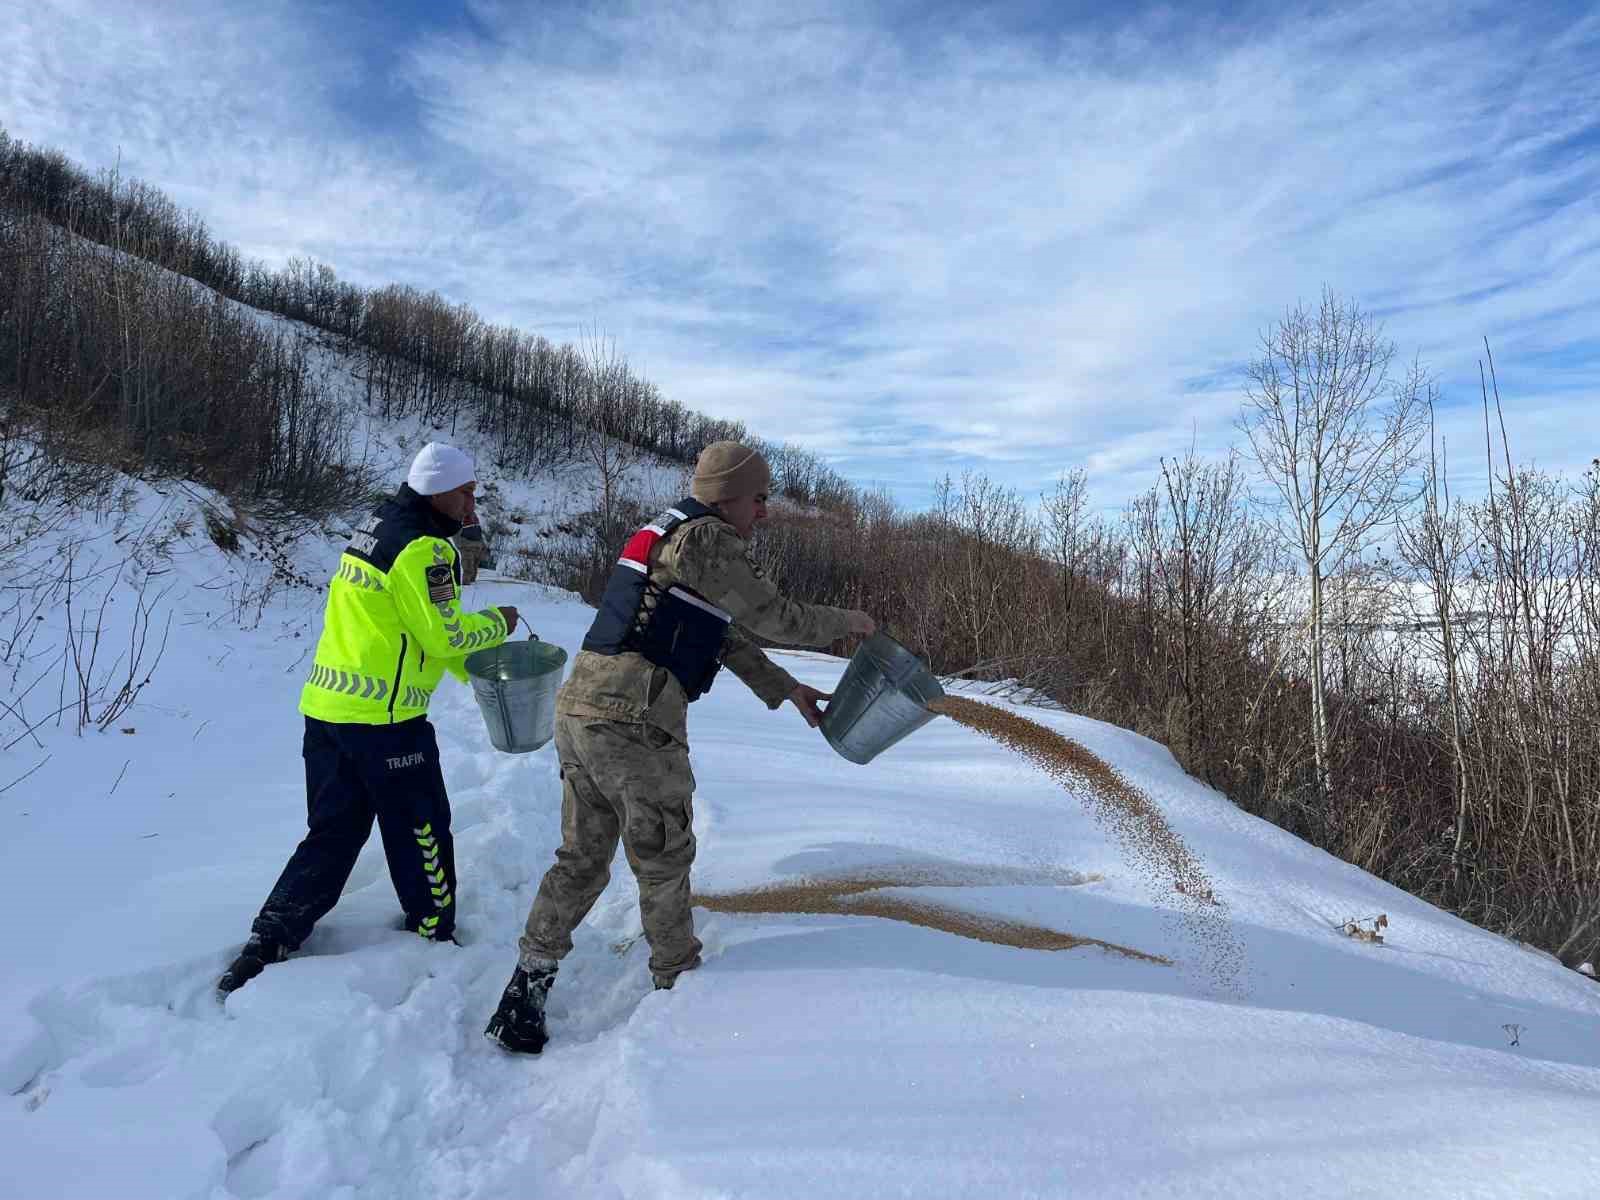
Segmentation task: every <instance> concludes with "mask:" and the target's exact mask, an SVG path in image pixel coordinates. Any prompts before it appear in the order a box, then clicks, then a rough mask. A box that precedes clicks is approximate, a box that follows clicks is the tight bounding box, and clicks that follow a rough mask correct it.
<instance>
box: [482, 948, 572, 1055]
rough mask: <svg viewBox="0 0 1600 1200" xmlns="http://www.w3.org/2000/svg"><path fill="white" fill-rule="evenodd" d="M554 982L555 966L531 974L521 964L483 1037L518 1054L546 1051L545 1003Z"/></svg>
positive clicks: (551, 965) (501, 998) (512, 974)
mask: <svg viewBox="0 0 1600 1200" xmlns="http://www.w3.org/2000/svg"><path fill="white" fill-rule="evenodd" d="M555 981H556V967H555V964H554V963H551V964H550V965H549V966H548V967H540V968H537V969H535V970H532V971H529V970H528V969H527V968H525V967H523V966H522V965H521V964H518V966H517V969H516V970H515V971H513V972H512V973H511V982H510V983H508V984H506V990H505V991H504V992H503V993H502V994H501V996H500V1007H499V1008H497V1009H495V1010H494V1016H492V1017H490V1018H489V1026H488V1028H487V1029H485V1030H484V1031H483V1036H484V1037H486V1038H488V1039H489V1040H490V1041H491V1042H494V1043H495V1044H497V1045H499V1046H503V1047H504V1048H505V1049H507V1050H511V1051H514V1052H515V1053H517V1054H537V1053H539V1051H541V1050H543V1049H544V1044H545V1042H546V1040H547V1038H546V1036H545V1027H544V1002H545V997H547V996H548V995H549V994H550V985H551V984H552V983H554V982H555Z"/></svg>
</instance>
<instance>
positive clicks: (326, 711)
mask: <svg viewBox="0 0 1600 1200" xmlns="http://www.w3.org/2000/svg"><path fill="white" fill-rule="evenodd" d="M459 529H460V525H459V524H458V523H457V522H455V521H452V520H450V519H449V518H448V517H446V516H444V515H443V514H442V513H439V512H438V511H436V510H435V509H434V507H433V505H432V504H431V503H430V502H429V501H428V499H427V497H425V496H419V495H417V493H416V492H413V491H412V490H411V489H410V488H409V487H407V486H405V485H404V484H402V485H401V487H400V491H399V492H398V493H397V494H396V495H395V496H394V498H393V499H391V500H389V501H387V502H385V504H384V505H383V506H382V507H381V508H379V509H378V511H377V512H376V513H374V514H373V515H372V516H371V517H369V518H368V519H367V520H366V521H365V522H363V523H362V525H361V526H360V528H359V529H357V531H356V534H355V536H354V537H352V538H351V540H350V545H349V546H348V547H346V549H345V552H344V554H343V555H341V556H340V558H339V567H338V569H337V570H336V571H335V572H334V574H333V578H332V579H331V580H330V581H329V583H328V603H327V607H326V609H325V610H324V613H323V620H322V636H321V637H320V638H319V639H318V640H317V651H316V656H315V659H314V661H313V662H312V666H311V671H310V673H309V675H308V677H307V679H306V683H305V686H304V687H303V688H302V689H301V690H300V711H301V712H302V713H304V714H305V715H306V716H308V717H315V718H317V719H318V720H319V721H332V722H335V723H338V724H346V725H387V724H391V723H394V722H398V721H407V720H410V719H411V718H413V717H420V716H423V715H424V714H426V713H427V711H428V700H429V697H431V696H432V695H433V690H434V688H436V687H437V686H438V684H439V680H440V679H441V678H442V677H443V675H444V673H445V672H446V671H449V672H450V673H451V674H453V675H455V676H456V677H457V678H458V679H463V680H464V679H466V677H467V673H466V668H465V667H464V666H463V665H462V661H463V660H464V659H465V658H466V656H467V655H469V654H471V653H472V652H473V651H474V650H483V649H486V648H488V647H490V646H498V645H499V644H500V643H501V642H503V641H505V640H506V637H507V635H508V634H509V632H510V631H509V630H507V629H506V626H505V620H504V619H503V618H502V617H501V615H500V610H499V609H497V608H486V609H483V610H482V611H480V612H474V613H464V612H462V611H461V586H460V578H459V569H458V567H457V565H456V551H455V547H454V546H453V545H452V544H451V543H450V538H451V537H452V536H453V535H454V534H455V533H456V531H457V530H459Z"/></svg>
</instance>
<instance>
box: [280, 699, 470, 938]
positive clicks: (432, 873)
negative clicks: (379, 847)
mask: <svg viewBox="0 0 1600 1200" xmlns="http://www.w3.org/2000/svg"><path fill="white" fill-rule="evenodd" d="M303 753H304V755H305V760H306V826H307V829H306V836H305V839H304V840H303V841H301V843H300V845H299V846H297V847H296V848H295V852H294V854H293V855H292V856H291V857H290V859H289V862H288V865H287V866H285V867H284V868H283V874H282V875H280V876H279V877H278V882H277V883H276V884H275V885H274V886H273V888H272V894H271V895H269V896H268V897H267V901H266V903H265V904H263V905H262V906H261V912H260V914H259V915H257V917H256V919H255V923H254V924H253V925H252V926H251V931H252V932H253V933H255V934H257V935H258V936H260V937H261V938H262V939H264V940H266V941H269V942H273V943H275V944H277V945H280V946H284V947H286V948H287V949H290V950H293V949H295V948H296V947H298V946H299V945H300V943H301V942H303V941H305V940H306V938H307V937H308V936H310V934H311V928H312V926H313V925H315V924H316V923H317V922H318V921H319V920H321V919H322V918H323V917H324V916H326V915H327V914H328V912H329V910H330V909H332V908H333V906H334V905H335V904H336V903H338V900H339V893H340V892H342V891H343V890H344V885H345V884H346V882H348V881H349V879H350V872H351V871H352V870H353V869H354V868H355V865H356V856H357V855H359V854H360V853H361V847H363V846H364V845H366V843H367V838H368V837H369V836H370V835H371V833H372V822H373V821H374V819H376V821H377V822H378V831H379V833H380V834H381V835H382V837H383V852H384V856H385V857H386V858H387V859H388V860H389V878H390V879H391V880H393V882H394V890H395V895H397V896H398V897H399V898H400V907H401V908H402V909H404V910H405V914H406V922H405V927H406V928H407V929H410V930H412V931H414V932H416V933H419V934H421V935H422V936H423V937H427V938H446V937H449V936H450V935H451V934H452V933H454V931H455V925H456V863H455V843H454V842H453V841H452V839H451V837H450V799H449V796H448V795H446V793H445V787H444V775H443V774H442V773H441V772H440V770H439V743H438V741H437V740H436V739H435V737H434V734H433V726H432V724H430V723H429V721H428V719H427V718H426V717H416V718H414V719H412V720H410V721H402V722H400V723H399V724H398V725H335V724H332V723H330V722H327V721H318V720H316V719H315V718H312V717H307V718H306V733H305V742H304V749H303Z"/></svg>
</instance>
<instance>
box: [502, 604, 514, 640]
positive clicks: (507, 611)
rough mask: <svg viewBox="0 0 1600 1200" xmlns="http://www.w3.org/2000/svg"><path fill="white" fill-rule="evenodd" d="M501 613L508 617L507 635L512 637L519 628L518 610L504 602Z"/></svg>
mask: <svg viewBox="0 0 1600 1200" xmlns="http://www.w3.org/2000/svg"><path fill="white" fill-rule="evenodd" d="M500 615H501V616H502V617H504V618H505V619H506V636H507V637H510V636H511V635H512V634H513V633H515V632H516V629H517V610H516V608H515V606H513V605H510V604H502V605H501V606H500Z"/></svg>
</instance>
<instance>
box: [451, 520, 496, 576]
mask: <svg viewBox="0 0 1600 1200" xmlns="http://www.w3.org/2000/svg"><path fill="white" fill-rule="evenodd" d="M450 540H451V541H453V542H454V543H455V547H456V561H457V562H458V563H460V564H461V586H462V587H466V586H467V584H469V583H475V582H477V579H478V568H479V567H486V566H488V565H489V543H488V542H486V541H485V540H484V537H483V526H482V525H480V524H478V522H476V521H473V522H471V523H470V524H467V525H463V526H462V527H461V532H460V533H458V534H456V536H455V537H453V538H452V539H450Z"/></svg>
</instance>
